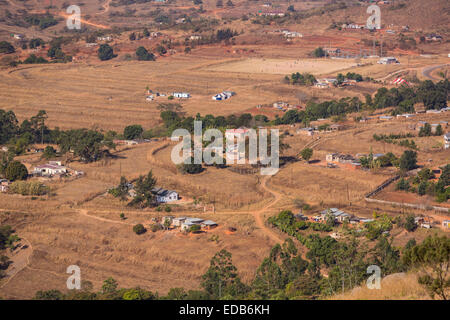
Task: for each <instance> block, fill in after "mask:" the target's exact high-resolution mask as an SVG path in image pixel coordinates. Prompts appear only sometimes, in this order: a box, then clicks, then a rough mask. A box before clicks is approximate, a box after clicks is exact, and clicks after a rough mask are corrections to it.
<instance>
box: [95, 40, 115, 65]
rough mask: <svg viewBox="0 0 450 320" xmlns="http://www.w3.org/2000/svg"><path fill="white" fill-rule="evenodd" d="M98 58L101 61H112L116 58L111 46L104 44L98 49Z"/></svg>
mask: <svg viewBox="0 0 450 320" xmlns="http://www.w3.org/2000/svg"><path fill="white" fill-rule="evenodd" d="M97 53H98V57H99V59H100V60H101V61H106V60H111V59H112V58H114V57H116V55H115V54H114V50H113V48H112V47H111V46H110V45H109V44H102V45H100V47H99V48H98V52H97Z"/></svg>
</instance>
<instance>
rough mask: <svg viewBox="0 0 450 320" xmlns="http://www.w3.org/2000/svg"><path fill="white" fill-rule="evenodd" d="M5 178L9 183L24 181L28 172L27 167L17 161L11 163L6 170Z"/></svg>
mask: <svg viewBox="0 0 450 320" xmlns="http://www.w3.org/2000/svg"><path fill="white" fill-rule="evenodd" d="M5 176H6V179H8V180H11V181H15V180H25V179H26V178H27V177H28V170H27V167H25V166H24V165H23V164H22V163H20V162H19V161H12V162H10V163H9V164H8V167H7V168H6V171H5Z"/></svg>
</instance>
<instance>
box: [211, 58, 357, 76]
mask: <svg viewBox="0 0 450 320" xmlns="http://www.w3.org/2000/svg"><path fill="white" fill-rule="evenodd" d="M354 66H356V62H354V61H351V60H328V59H320V60H319V59H318V60H314V59H312V60H311V59H308V60H282V59H256V58H250V59H244V60H242V61H236V62H228V63H222V64H220V65H218V66H212V67H209V68H208V69H209V70H212V71H227V72H242V73H269V74H282V75H286V74H291V73H293V72H301V73H304V72H307V73H311V74H313V75H321V74H328V73H332V72H337V71H342V70H345V69H349V68H351V67H354Z"/></svg>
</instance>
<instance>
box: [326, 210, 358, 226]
mask: <svg viewBox="0 0 450 320" xmlns="http://www.w3.org/2000/svg"><path fill="white" fill-rule="evenodd" d="M329 214H331V215H333V216H334V218H335V220H336V221H338V222H340V223H343V222H344V221H346V220H347V221H349V220H350V218H351V217H352V216H351V215H350V214H348V213H345V212H344V211H342V210H339V209H338V208H330V209H328V210H323V211H321V212H320V215H321V220H322V221H325V220H326V219H327V216H328V215H329Z"/></svg>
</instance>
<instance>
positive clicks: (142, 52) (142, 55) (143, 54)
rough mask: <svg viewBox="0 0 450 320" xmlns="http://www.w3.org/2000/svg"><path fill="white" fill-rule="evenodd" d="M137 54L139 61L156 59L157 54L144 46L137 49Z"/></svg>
mask: <svg viewBox="0 0 450 320" xmlns="http://www.w3.org/2000/svg"><path fill="white" fill-rule="evenodd" d="M136 56H137V58H138V60H139V61H155V55H154V54H153V53H150V52H148V50H147V49H145V48H144V47H142V46H141V47H139V48H137V49H136Z"/></svg>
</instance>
